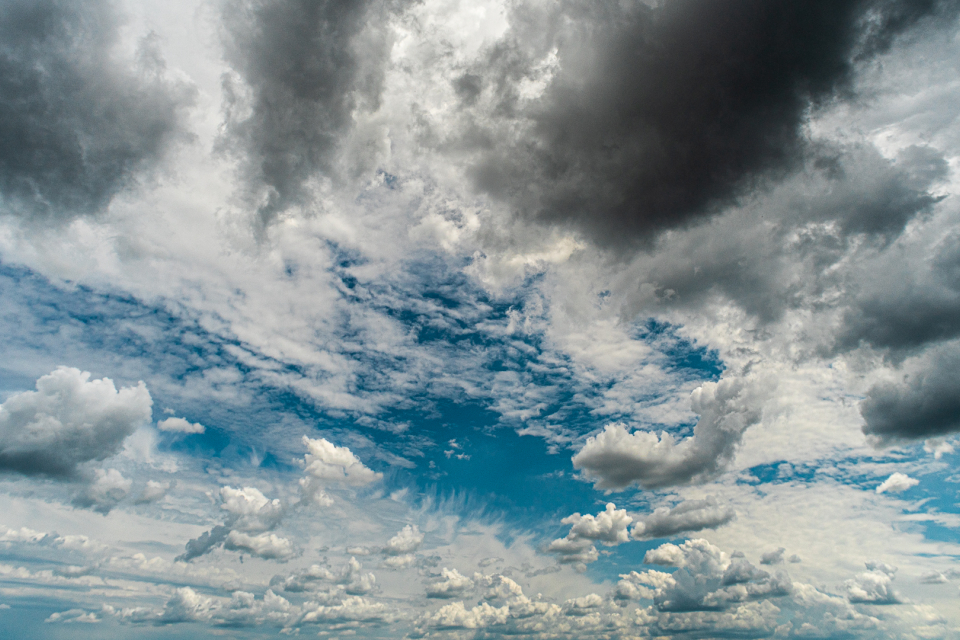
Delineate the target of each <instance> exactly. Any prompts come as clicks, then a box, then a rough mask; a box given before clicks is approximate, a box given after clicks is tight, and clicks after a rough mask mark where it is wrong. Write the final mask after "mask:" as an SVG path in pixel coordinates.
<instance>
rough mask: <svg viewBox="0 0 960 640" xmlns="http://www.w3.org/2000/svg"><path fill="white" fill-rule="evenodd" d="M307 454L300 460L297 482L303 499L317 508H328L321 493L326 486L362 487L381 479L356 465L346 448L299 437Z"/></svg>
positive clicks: (351, 453)
mask: <svg viewBox="0 0 960 640" xmlns="http://www.w3.org/2000/svg"><path fill="white" fill-rule="evenodd" d="M303 444H304V446H305V447H306V448H307V454H306V455H304V457H303V469H304V474H305V475H304V477H303V478H301V479H300V490H301V494H302V495H303V499H304V500H305V501H308V502H314V503H316V504H318V505H320V506H329V505H330V504H332V501H331V499H330V498H329V496H327V494H326V493H325V492H324V491H323V487H324V486H325V485H327V484H344V485H348V486H353V487H362V486H365V485H368V484H370V483H373V482H376V481H378V480H381V479H382V478H383V474H382V473H380V472H376V471H373V470H372V469H370V468H369V467H367V466H365V465H364V464H363V463H362V462H360V458H358V457H357V456H356V455H354V454H353V452H352V451H350V449H349V448H347V447H338V446H337V445H335V444H333V443H332V442H330V441H329V440H327V439H326V438H317V439H313V438H308V437H307V436H303Z"/></svg>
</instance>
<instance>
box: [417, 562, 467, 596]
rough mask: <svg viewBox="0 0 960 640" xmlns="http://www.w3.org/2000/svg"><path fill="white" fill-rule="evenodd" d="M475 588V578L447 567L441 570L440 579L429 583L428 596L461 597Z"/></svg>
mask: <svg viewBox="0 0 960 640" xmlns="http://www.w3.org/2000/svg"><path fill="white" fill-rule="evenodd" d="M471 589H473V580H471V579H470V578H468V577H467V576H465V575H461V573H460V572H459V571H457V570H456V569H447V568H446V567H444V568H443V570H442V571H441V572H440V579H438V580H434V581H433V582H429V583H427V597H428V598H442V599H449V598H459V597H462V596H463V595H464V594H465V593H466V592H468V591H470V590H471Z"/></svg>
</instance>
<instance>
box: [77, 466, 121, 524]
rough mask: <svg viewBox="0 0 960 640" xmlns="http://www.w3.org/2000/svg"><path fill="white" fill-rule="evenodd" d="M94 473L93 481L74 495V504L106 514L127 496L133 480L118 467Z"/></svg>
mask: <svg viewBox="0 0 960 640" xmlns="http://www.w3.org/2000/svg"><path fill="white" fill-rule="evenodd" d="M94 474H95V475H94V479H93V482H91V483H90V484H89V485H87V487H86V488H85V489H84V490H83V491H81V492H80V493H79V494H77V495H76V496H75V497H74V499H73V504H75V505H76V506H78V507H85V508H88V509H93V510H94V511H98V512H100V513H102V514H104V515H106V514H108V513H110V510H111V509H113V508H114V507H115V506H117V503H118V502H120V501H121V500H123V499H124V498H126V497H127V494H128V493H130V486H131V485H132V484H133V481H132V480H130V479H129V478H124V477H123V476H122V475H121V474H120V472H119V471H117V470H116V469H97V470H96V471H95V472H94Z"/></svg>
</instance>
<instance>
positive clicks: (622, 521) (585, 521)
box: [561, 502, 633, 546]
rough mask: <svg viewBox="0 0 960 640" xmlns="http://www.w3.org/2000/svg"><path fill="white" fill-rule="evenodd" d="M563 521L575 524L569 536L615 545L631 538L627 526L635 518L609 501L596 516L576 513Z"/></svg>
mask: <svg viewBox="0 0 960 640" xmlns="http://www.w3.org/2000/svg"><path fill="white" fill-rule="evenodd" d="M561 522H562V523H563V524H570V525H573V526H572V527H570V533H568V534H567V537H568V538H585V539H587V540H596V541H598V542H602V543H603V544H605V545H608V546H615V545H618V544H620V543H623V542H627V541H628V540H629V539H630V538H629V536H628V535H627V526H628V525H629V524H630V523H631V522H633V518H631V517H630V516H628V515H627V511H626V509H617V506H616V505H615V504H614V503H612V502H608V503H607V506H606V508H605V509H604V510H603V511H601V512H600V513H598V514H597V515H596V516H592V515H590V514H587V515H585V516H581V515H580V514H579V513H575V514H573V515H571V516H567V517H566V518H564V519H563V520H561Z"/></svg>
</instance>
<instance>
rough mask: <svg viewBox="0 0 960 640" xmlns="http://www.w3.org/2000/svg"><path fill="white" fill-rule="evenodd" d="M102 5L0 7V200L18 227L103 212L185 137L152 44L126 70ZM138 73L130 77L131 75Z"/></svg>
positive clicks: (175, 90) (178, 101) (184, 94)
mask: <svg viewBox="0 0 960 640" xmlns="http://www.w3.org/2000/svg"><path fill="white" fill-rule="evenodd" d="M116 36H117V18H116V16H115V15H114V12H113V11H112V8H111V6H110V4H109V3H108V2H105V1H100V0H91V1H89V2H67V1H58V0H9V1H6V2H3V3H0V196H2V200H3V205H4V208H5V209H6V211H7V212H12V213H14V214H16V215H19V216H22V217H25V218H35V219H46V220H51V219H69V218H72V217H75V216H77V215H83V214H91V213H95V212H97V211H99V210H101V209H103V208H104V207H105V206H106V205H107V204H108V203H109V202H110V200H111V198H112V197H113V196H114V195H116V194H117V193H118V192H119V191H120V190H121V189H123V188H124V187H125V186H128V185H129V184H130V183H131V182H132V181H133V180H134V178H135V176H136V175H137V174H138V172H140V171H142V170H146V169H150V168H151V167H152V166H153V165H155V163H156V162H157V161H158V159H159V158H160V157H161V155H162V154H163V152H164V151H165V150H166V149H167V147H168V146H169V145H170V143H171V142H172V141H174V140H175V139H177V138H178V137H180V136H183V135H184V130H183V124H182V115H183V110H184V108H185V107H186V106H188V105H190V104H191V103H192V100H193V92H192V89H190V88H189V87H186V86H183V85H180V84H176V83H171V82H168V81H166V80H164V78H163V71H164V69H163V60H162V58H161V57H160V55H159V52H158V49H157V43H156V42H155V40H156V39H155V38H152V37H147V38H145V39H144V41H143V42H142V43H141V49H140V52H139V60H138V63H137V64H136V65H134V64H133V63H132V62H131V63H130V64H129V65H125V64H124V63H122V62H119V61H117V60H116V59H115V58H114V57H113V56H112V55H111V51H112V48H113V45H114V44H115V41H116ZM135 67H136V68H135Z"/></svg>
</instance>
